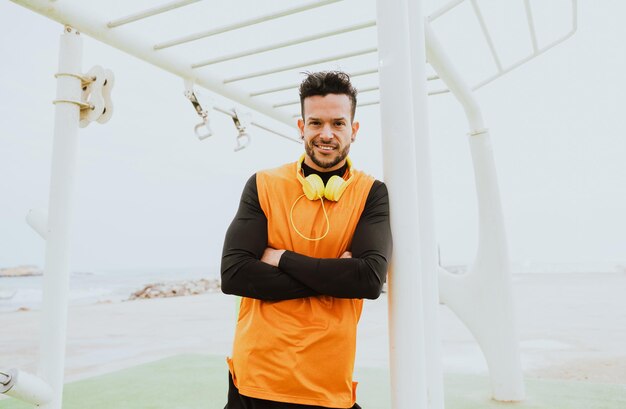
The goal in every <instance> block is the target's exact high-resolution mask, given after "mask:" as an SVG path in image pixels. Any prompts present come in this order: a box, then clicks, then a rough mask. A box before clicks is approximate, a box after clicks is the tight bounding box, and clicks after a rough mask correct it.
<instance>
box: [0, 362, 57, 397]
mask: <svg viewBox="0 0 626 409" xmlns="http://www.w3.org/2000/svg"><path fill="white" fill-rule="evenodd" d="M0 393H2V394H4V395H7V396H10V397H12V398H15V399H18V400H21V401H23V402H26V403H29V404H31V405H36V406H41V405H45V404H46V403H48V402H50V401H51V400H52V396H53V393H52V388H51V387H50V385H48V384H47V383H45V382H44V381H43V380H41V379H39V378H38V377H36V376H34V375H31V374H29V373H27V372H24V371H20V370H18V369H8V370H6V369H0Z"/></svg>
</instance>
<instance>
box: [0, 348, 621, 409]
mask: <svg viewBox="0 0 626 409" xmlns="http://www.w3.org/2000/svg"><path fill="white" fill-rule="evenodd" d="M357 372H358V375H359V376H358V378H359V379H358V380H359V391H358V396H359V399H358V402H359V404H360V405H361V406H362V407H363V409H389V408H390V406H391V405H390V404H389V385H388V382H387V379H388V372H387V371H386V370H383V369H372V368H359V369H358V371H357ZM227 384H228V378H227V369H226V362H225V359H224V357H222V356H209V355H180V356H175V357H171V358H167V359H163V360H160V361H156V362H152V363H149V364H144V365H140V366H136V367H132V368H127V369H124V370H121V371H117V372H113V373H110V374H106V375H101V376H96V377H93V378H90V379H85V380H81V381H77V382H72V383H69V384H67V385H66V387H65V394H64V399H63V402H64V403H63V408H64V409H79V408H80V409H105V408H106V409H127V408H128V409H131V408H132V409H196V408H197V409H200V408H202V409H222V408H223V407H224V404H225V403H226V388H227ZM526 389H527V399H526V401H524V402H521V403H512V404H511V403H508V404H507V403H499V402H495V401H493V400H491V399H490V398H489V396H490V395H489V380H488V378H487V377H486V376H473V375H447V376H446V377H445V390H446V395H445V399H446V405H445V406H446V409H483V408H487V409H491V408H505V407H508V408H511V409H625V408H626V385H608V384H593V383H587V382H571V381H547V380H534V379H528V380H527V381H526ZM31 407H32V406H30V405H27V404H24V403H21V402H17V401H15V400H13V399H7V400H2V401H0V409H23V408H24V409H26V408H31ZM416 409H419V408H416Z"/></svg>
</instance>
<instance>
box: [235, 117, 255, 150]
mask: <svg viewBox="0 0 626 409" xmlns="http://www.w3.org/2000/svg"><path fill="white" fill-rule="evenodd" d="M233 112H234V113H235V114H234V116H233V123H234V124H235V128H237V139H236V141H237V146H235V152H239V151H240V150H242V149H244V148H245V147H247V146H248V145H250V140H251V138H250V134H249V133H248V131H247V128H248V125H249V124H250V117H251V115H250V113H249V112H242V111H239V110H237V108H235V109H233ZM242 141H243V142H242Z"/></svg>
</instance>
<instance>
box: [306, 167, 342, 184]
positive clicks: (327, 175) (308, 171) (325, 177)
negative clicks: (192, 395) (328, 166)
mask: <svg viewBox="0 0 626 409" xmlns="http://www.w3.org/2000/svg"><path fill="white" fill-rule="evenodd" d="M346 170H348V162H346V163H344V165H343V166H342V167H340V168H339V169H335V170H331V171H327V172H323V171H319V170H316V169H313V168H312V167H310V166H308V165H307V164H306V163H302V172H304V177H307V176H309V175H310V174H313V173H315V174H318V175H319V176H320V177H321V178H322V181H323V182H324V184H326V182H328V180H329V179H330V178H331V177H333V176H335V175H336V176H339V177H343V175H345V174H346Z"/></svg>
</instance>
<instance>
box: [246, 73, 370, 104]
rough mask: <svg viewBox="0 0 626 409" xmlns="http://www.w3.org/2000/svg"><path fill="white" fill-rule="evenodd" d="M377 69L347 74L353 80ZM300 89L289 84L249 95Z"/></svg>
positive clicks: (256, 95)
mask: <svg viewBox="0 0 626 409" xmlns="http://www.w3.org/2000/svg"><path fill="white" fill-rule="evenodd" d="M377 72H378V69H377V68H376V69H373V70H367V71H358V72H354V73H350V72H349V73H347V74H348V75H349V76H350V78H354V77H358V76H360V75H366V74H374V73H377ZM299 87H300V84H289V85H282V86H280V87H274V88H268V89H263V90H260V91H254V92H251V93H250V97H258V96H261V95H265V94H272V93H274V92H280V91H288V90H290V89H297V88H299ZM364 91H365V90H359V92H364Z"/></svg>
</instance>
